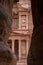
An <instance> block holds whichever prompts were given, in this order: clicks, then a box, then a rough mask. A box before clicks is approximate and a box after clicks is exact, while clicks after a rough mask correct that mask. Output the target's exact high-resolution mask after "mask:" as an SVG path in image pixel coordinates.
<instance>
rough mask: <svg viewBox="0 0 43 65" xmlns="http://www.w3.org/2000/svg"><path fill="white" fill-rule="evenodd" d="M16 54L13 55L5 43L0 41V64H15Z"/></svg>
mask: <svg viewBox="0 0 43 65" xmlns="http://www.w3.org/2000/svg"><path fill="white" fill-rule="evenodd" d="M16 61H17V60H16V56H14V55H13V53H12V51H11V49H10V48H9V45H8V44H7V43H3V42H2V41H1V42H0V65H16Z"/></svg>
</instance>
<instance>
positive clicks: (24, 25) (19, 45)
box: [8, 0, 33, 65]
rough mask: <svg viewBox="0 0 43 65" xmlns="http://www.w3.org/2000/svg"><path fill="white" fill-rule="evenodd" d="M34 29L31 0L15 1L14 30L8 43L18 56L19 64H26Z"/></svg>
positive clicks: (13, 11) (13, 10) (13, 9)
mask: <svg viewBox="0 0 43 65" xmlns="http://www.w3.org/2000/svg"><path fill="white" fill-rule="evenodd" d="M32 30H33V23H32V12H31V1H30V0H19V1H16V2H15V1H14V4H13V8H12V32H11V34H10V36H9V39H8V43H9V45H10V48H11V49H12V52H13V53H15V55H16V57H17V64H19V65H22V63H23V64H24V65H26V62H27V61H26V59H27V54H28V50H29V47H30V42H31V34H32Z"/></svg>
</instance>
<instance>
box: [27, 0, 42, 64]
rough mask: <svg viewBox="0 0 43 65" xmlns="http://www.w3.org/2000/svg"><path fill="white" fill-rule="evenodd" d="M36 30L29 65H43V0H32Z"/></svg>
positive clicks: (28, 59)
mask: <svg viewBox="0 0 43 65" xmlns="http://www.w3.org/2000/svg"><path fill="white" fill-rule="evenodd" d="M31 2H32V13H33V23H34V30H33V35H32V40H31V46H30V50H29V52H28V58H27V65H43V0H31Z"/></svg>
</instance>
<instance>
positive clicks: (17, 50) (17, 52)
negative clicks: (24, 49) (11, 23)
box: [14, 39, 19, 60]
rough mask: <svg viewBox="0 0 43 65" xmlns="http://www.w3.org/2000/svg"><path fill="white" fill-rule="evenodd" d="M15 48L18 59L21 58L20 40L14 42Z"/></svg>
mask: <svg viewBox="0 0 43 65" xmlns="http://www.w3.org/2000/svg"><path fill="white" fill-rule="evenodd" d="M14 50H15V55H16V57H17V60H19V40H17V39H16V40H15V43H14Z"/></svg>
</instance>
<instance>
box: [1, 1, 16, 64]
mask: <svg viewBox="0 0 43 65" xmlns="http://www.w3.org/2000/svg"><path fill="white" fill-rule="evenodd" d="M4 1H5V2H6V4H4V3H5V2H4ZM10 2H12V0H0V65H16V61H17V60H16V56H15V55H14V54H13V53H12V51H11V49H10V47H9V45H8V44H7V39H8V37H9V34H10V32H11V17H12V16H11V9H10V8H9V7H11V6H10V5H11V4H10ZM8 3H9V4H8Z"/></svg>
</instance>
